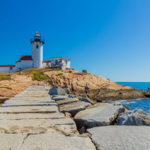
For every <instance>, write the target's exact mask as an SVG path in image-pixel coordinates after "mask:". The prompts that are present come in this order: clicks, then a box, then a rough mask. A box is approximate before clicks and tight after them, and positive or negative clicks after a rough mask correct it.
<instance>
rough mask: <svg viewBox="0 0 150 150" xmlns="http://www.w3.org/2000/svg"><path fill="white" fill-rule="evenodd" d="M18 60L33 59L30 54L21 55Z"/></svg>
mask: <svg viewBox="0 0 150 150" xmlns="http://www.w3.org/2000/svg"><path fill="white" fill-rule="evenodd" d="M20 60H33V59H32V56H27V55H26V56H25V55H22V56H21V58H20Z"/></svg>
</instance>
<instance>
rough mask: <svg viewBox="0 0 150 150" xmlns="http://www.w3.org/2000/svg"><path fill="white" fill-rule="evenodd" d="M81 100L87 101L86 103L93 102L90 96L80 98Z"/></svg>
mask: <svg viewBox="0 0 150 150" xmlns="http://www.w3.org/2000/svg"><path fill="white" fill-rule="evenodd" d="M81 101H82V102H87V103H90V104H95V102H94V101H92V100H91V99H90V98H88V97H85V98H82V99H81Z"/></svg>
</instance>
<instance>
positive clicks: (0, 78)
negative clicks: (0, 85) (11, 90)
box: [0, 76, 11, 81]
mask: <svg viewBox="0 0 150 150" xmlns="http://www.w3.org/2000/svg"><path fill="white" fill-rule="evenodd" d="M2 80H11V76H0V81H2Z"/></svg>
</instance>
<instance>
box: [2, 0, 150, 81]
mask: <svg viewBox="0 0 150 150" xmlns="http://www.w3.org/2000/svg"><path fill="white" fill-rule="evenodd" d="M149 8H150V1H149V0H144V1H143V0H71V1H70V0H43V1H40V0H25V1H21V0H13V1H12V0H5V1H0V55H1V57H0V65H7V64H14V63H15V61H17V60H19V58H20V56H21V55H31V43H30V38H32V37H33V36H34V35H35V32H36V31H38V32H39V34H40V35H41V36H42V37H43V38H44V39H45V44H44V49H43V50H44V60H49V59H50V58H51V57H58V56H63V57H68V58H71V60H72V62H71V67H72V68H74V69H76V70H79V71H82V70H83V69H87V71H88V72H91V73H93V74H97V75H101V76H103V77H105V78H110V80H112V81H139V82H140V81H150V65H149V64H150V9H149Z"/></svg>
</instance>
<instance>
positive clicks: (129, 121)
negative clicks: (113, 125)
mask: <svg viewBox="0 0 150 150" xmlns="http://www.w3.org/2000/svg"><path fill="white" fill-rule="evenodd" d="M118 125H126V126H145V125H150V115H149V114H148V113H145V112H144V111H143V110H139V111H137V112H136V113H133V112H125V113H121V114H120V115H119V117H118Z"/></svg>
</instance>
